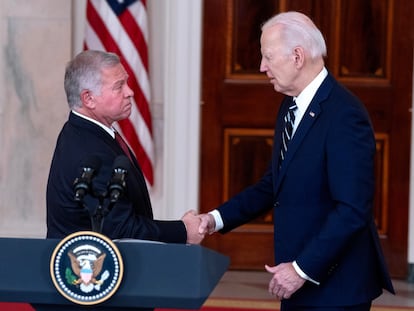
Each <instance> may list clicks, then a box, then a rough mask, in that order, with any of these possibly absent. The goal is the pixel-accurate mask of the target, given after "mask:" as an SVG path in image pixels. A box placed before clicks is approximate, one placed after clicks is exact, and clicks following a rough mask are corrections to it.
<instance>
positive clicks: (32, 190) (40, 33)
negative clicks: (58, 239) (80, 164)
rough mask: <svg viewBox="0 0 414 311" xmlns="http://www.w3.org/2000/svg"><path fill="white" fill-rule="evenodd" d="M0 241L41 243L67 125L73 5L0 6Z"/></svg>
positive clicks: (41, 0) (5, 1) (7, 2)
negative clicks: (50, 178) (52, 169)
mask: <svg viewBox="0 0 414 311" xmlns="http://www.w3.org/2000/svg"><path fill="white" fill-rule="evenodd" d="M0 23H1V26H0V44H1V49H0V94H1V100H0V146H1V147H0V148H1V152H0V236H34V237H36V236H44V234H45V187H46V182H47V175H48V171H49V164H50V160H51V155H52V152H53V149H54V145H55V141H56V137H57V134H58V132H59V130H60V128H61V126H62V124H63V122H64V120H65V119H66V117H67V113H68V106H67V104H66V98H65V95H64V91H63V73H64V67H65V63H66V62H67V61H68V59H69V58H70V56H71V2H70V1H64V0H59V1H53V0H36V1H33V2H32V5H28V1H23V0H18V1H16V0H2V1H1V2H0Z"/></svg>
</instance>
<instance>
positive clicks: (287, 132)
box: [279, 100, 298, 168]
mask: <svg viewBox="0 0 414 311" xmlns="http://www.w3.org/2000/svg"><path fill="white" fill-rule="evenodd" d="M296 109H298V106H296V103H295V101H294V100H293V101H292V103H291V105H290V106H289V109H288V112H287V113H286V115H285V117H284V118H283V120H284V121H285V128H284V129H283V132H282V146H281V148H280V159H279V168H280V167H281V166H282V161H283V160H284V159H285V156H286V152H287V148H288V145H289V141H290V140H291V139H292V133H293V125H294V123H295V111H296Z"/></svg>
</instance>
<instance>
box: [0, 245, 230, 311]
mask: <svg viewBox="0 0 414 311" xmlns="http://www.w3.org/2000/svg"><path fill="white" fill-rule="evenodd" d="M59 241H60V240H55V239H21V238H0V279H1V280H2V282H0V301H3V302H25V303H39V304H59V305H70V304H71V305H73V302H71V301H69V300H68V299H66V298H65V297H63V296H62V295H61V294H60V293H59V292H58V290H57V289H56V287H55V286H54V284H53V281H52V279H51V275H50V271H49V270H50V260H51V256H52V253H53V251H54V249H55V248H56V246H57V245H58V243H59ZM115 245H116V246H117V248H118V249H119V252H120V253H121V255H122V260H123V264H124V275H123V278H122V281H121V284H120V286H119V288H118V289H117V291H116V293H115V294H114V295H113V296H112V297H110V298H109V299H108V300H107V301H104V302H103V303H102V304H100V305H102V306H112V307H119V308H120V309H122V307H143V308H184V309H198V308H200V307H201V306H202V305H203V303H204V302H205V300H206V299H207V298H208V296H209V295H210V293H211V292H212V290H213V289H214V287H215V286H216V285H217V283H218V281H219V280H220V279H221V277H222V276H223V274H224V272H225V271H226V270H227V268H228V265H229V258H228V257H226V256H224V255H222V254H219V253H217V252H215V251H213V250H210V249H207V248H205V247H203V246H199V245H184V244H164V243H157V242H146V241H139V240H125V241H118V242H115Z"/></svg>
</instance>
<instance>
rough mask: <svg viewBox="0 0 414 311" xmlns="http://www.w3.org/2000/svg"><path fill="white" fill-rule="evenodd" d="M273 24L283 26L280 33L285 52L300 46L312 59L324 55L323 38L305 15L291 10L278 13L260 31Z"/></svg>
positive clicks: (324, 44)
mask: <svg viewBox="0 0 414 311" xmlns="http://www.w3.org/2000/svg"><path fill="white" fill-rule="evenodd" d="M275 25H282V26H283V27H281V32H280V35H281V38H282V40H283V42H284V44H285V47H286V52H287V53H290V52H291V51H292V50H293V49H294V48H295V47H296V46H301V47H302V48H303V49H304V50H305V52H307V53H309V55H310V57H311V58H312V59H315V58H318V57H323V56H326V43H325V39H324V37H323V35H322V33H321V31H320V30H319V29H318V28H317V27H316V26H315V24H314V23H313V22H312V20H311V19H310V18H309V17H307V16H306V15H304V14H302V13H299V12H293V11H291V12H283V13H279V14H277V15H275V16H273V17H272V18H270V19H269V20H268V21H266V22H265V23H264V24H263V26H262V31H263V30H265V29H268V28H270V27H272V26H275Z"/></svg>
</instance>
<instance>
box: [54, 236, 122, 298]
mask: <svg viewBox="0 0 414 311" xmlns="http://www.w3.org/2000/svg"><path fill="white" fill-rule="evenodd" d="M123 272H124V267H123V262H122V257H121V254H120V252H119V250H118V248H117V247H116V245H115V244H114V243H113V242H112V241H111V240H110V239H109V238H107V237H106V236H104V235H102V234H99V233H96V232H92V231H80V232H75V233H73V234H71V235H69V236H67V237H66V238H64V239H63V240H62V241H61V242H60V243H59V244H58V245H57V246H56V248H55V250H54V251H53V254H52V258H51V260H50V275H51V277H52V281H53V284H54V285H55V287H56V289H57V290H58V291H59V293H61V294H62V295H63V296H64V297H65V298H66V299H68V300H70V301H72V302H74V303H76V304H80V305H96V304H99V303H102V302H104V301H106V300H107V299H109V298H110V297H111V296H112V295H113V294H114V293H115V292H116V291H117V289H118V287H119V285H120V283H121V280H122V276H123Z"/></svg>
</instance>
